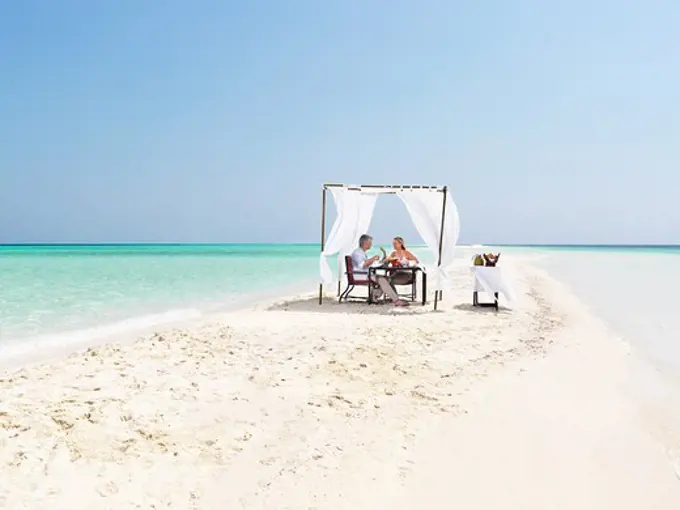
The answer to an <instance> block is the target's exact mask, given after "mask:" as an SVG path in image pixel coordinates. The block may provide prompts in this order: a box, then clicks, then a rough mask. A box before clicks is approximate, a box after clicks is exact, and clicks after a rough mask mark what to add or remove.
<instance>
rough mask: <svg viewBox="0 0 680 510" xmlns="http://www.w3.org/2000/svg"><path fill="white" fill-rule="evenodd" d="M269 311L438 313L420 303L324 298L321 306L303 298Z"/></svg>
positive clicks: (390, 313) (271, 308)
mask: <svg viewBox="0 0 680 510" xmlns="http://www.w3.org/2000/svg"><path fill="white" fill-rule="evenodd" d="M267 310H269V311H285V312H304V313H342V314H367V315H368V314H372V315H416V314H418V315H422V314H426V313H439V312H435V311H434V310H433V309H432V304H431V303H427V304H426V305H424V306H423V305H422V304H421V303H420V302H416V303H411V304H410V306H406V307H397V306H393V305H392V304H391V303H381V304H373V305H369V304H368V303H366V302H361V301H343V302H342V303H338V300H337V298H332V297H328V298H324V300H323V304H322V305H319V298H318V297H313V298H309V297H307V298H303V299H294V300H290V301H284V302H282V303H276V304H275V305H272V306H270V307H269V308H267Z"/></svg>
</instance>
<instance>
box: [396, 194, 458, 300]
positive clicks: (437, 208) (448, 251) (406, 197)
mask: <svg viewBox="0 0 680 510" xmlns="http://www.w3.org/2000/svg"><path fill="white" fill-rule="evenodd" d="M397 195H398V196H399V198H400V199H401V200H402V202H404V205H405V206H406V209H407V210H408V212H409V214H410V215H411V219H412V220H413V224H414V226H415V227H416V230H418V233H419V234H420V236H421V237H422V238H423V241H425V244H426V245H427V247H428V248H429V249H430V251H431V252H432V255H433V256H434V261H435V267H434V268H430V269H429V270H428V275H427V276H428V280H429V281H433V282H434V286H433V288H434V289H435V290H439V289H441V288H442V286H443V284H445V283H446V282H448V275H447V272H446V268H447V267H448V266H449V265H450V264H451V263H452V262H453V257H454V254H455V248H456V243H457V242H458V236H459V233H460V218H459V217H458V208H457V207H456V204H455V203H454V201H453V199H452V198H451V194H450V193H447V194H446V219H445V222H444V235H443V242H442V259H441V265H440V266H439V267H436V264H437V260H438V258H439V235H440V229H441V223H442V205H443V204H442V199H443V195H442V192H441V191H435V190H423V189H413V190H410V189H409V190H402V191H399V192H398V193H397Z"/></svg>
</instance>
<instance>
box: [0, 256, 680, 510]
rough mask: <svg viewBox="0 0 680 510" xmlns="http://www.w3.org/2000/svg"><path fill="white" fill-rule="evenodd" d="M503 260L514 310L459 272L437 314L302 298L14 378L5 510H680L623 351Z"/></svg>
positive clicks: (1, 471) (7, 416) (663, 446)
mask: <svg viewBox="0 0 680 510" xmlns="http://www.w3.org/2000/svg"><path fill="white" fill-rule="evenodd" d="M503 265H504V267H506V269H507V274H508V276H509V277H510V279H511V281H512V282H513V285H514V286H515V291H516V293H517V295H518V298H519V302H518V303H517V306H516V308H515V309H514V310H512V311H511V310H507V309H506V310H503V309H502V310H501V311H500V312H499V313H495V312H494V311H491V310H486V309H485V310H478V309H473V308H472V307H471V306H470V305H469V304H468V303H469V302H470V277H469V274H468V269H467V260H466V259H461V260H459V261H458V262H457V265H456V267H455V270H454V271H453V275H454V278H455V284H456V287H455V289H454V291H455V292H454V293H453V295H452V296H449V295H446V296H444V297H445V300H444V301H443V303H442V305H443V307H442V310H441V311H439V312H433V311H432V307H431V306H427V307H420V306H412V307H410V308H409V309H404V310H395V309H393V308H391V307H389V306H373V307H368V306H367V305H361V304H350V305H344V304H343V305H338V304H337V303H336V302H335V301H334V300H328V301H327V302H326V304H324V306H323V307H318V305H317V304H316V300H315V299H314V298H313V297H309V296H307V297H300V298H291V299H288V300H286V301H282V302H279V303H277V304H273V305H271V304H268V305H260V306H259V307H255V308H252V309H249V310H242V311H237V312H231V313H229V314H224V315H222V316H220V317H219V319H216V320H215V321H214V322H212V323H210V324H205V325H203V326H201V327H195V328H191V329H186V330H168V331H162V332H158V333H156V334H155V335H153V336H152V337H150V338H148V337H147V338H143V339H140V340H138V341H136V342H134V343H120V344H109V345H106V346H99V347H94V348H91V349H89V350H87V351H82V352H79V353H76V354H73V355H71V356H70V357H68V358H65V359H62V360H56V361H49V362H46V363H42V364H33V365H31V366H26V367H24V368H22V369H19V370H16V371H13V372H11V371H7V372H6V373H5V374H4V375H3V376H2V378H1V379H0V392H1V394H2V401H1V403H0V507H1V508H8V509H13V510H14V509H17V510H18V509H31V510H40V509H50V510H60V509H64V510H67V509H68V510H77V509H92V508H101V509H109V508H110V509H128V508H141V509H147V508H156V509H159V508H178V509H193V508H195V509H216V510H217V509H219V510H222V509H239V508H243V509H341V508H347V509H355V510H356V509H420V508H442V509H444V508H447V509H449V508H457V509H463V510H465V509H472V510H476V509H518V510H519V509H521V510H527V509H541V510H544V509H579V510H587V509H598V510H601V509H608V508H612V509H614V508H615V509H624V510H625V509H631V510H632V509H635V510H639V509H646V510H647V509H661V510H666V509H668V510H671V509H677V508H680V480H679V479H678V477H679V476H680V467H678V466H677V465H676V464H675V463H674V460H673V459H674V452H675V451H676V450H677V448H678V446H679V445H678V444H677V443H674V442H673V438H674V436H673V435H672V434H660V433H658V431H659V430H660V429H661V428H662V427H661V426H660V424H659V423H657V422H656V421H655V420H656V419H657V417H656V416H657V415H656V414H655V413H654V412H653V410H652V409H650V408H649V407H645V406H644V405H642V403H641V402H640V400H639V399H638V398H635V397H634V396H633V393H632V391H631V387H632V385H633V384H634V381H635V379H636V377H637V375H636V374H637V369H636V367H637V365H638V363H639V360H638V359H637V358H636V357H635V356H634V355H633V354H631V348H630V347H629V346H628V345H627V344H626V343H624V342H622V341H621V340H619V339H617V338H616V337H615V336H613V335H612V334H611V332H610V331H609V330H608V329H607V327H606V326H605V324H604V323H602V322H601V321H600V320H598V319H597V318H596V317H594V316H592V315H591V314H590V312H589V311H588V310H587V309H586V307H585V306H584V305H582V304H581V303H580V302H579V301H578V300H577V299H576V298H575V297H573V296H571V295H570V294H569V293H568V292H567V290H566V289H565V287H563V286H562V285H561V284H559V283H558V282H556V281H555V280H553V279H551V278H550V277H548V276H547V274H545V273H543V272H542V271H540V270H539V269H536V268H535V267H534V266H533V265H532V264H528V263H523V262H522V259H521V258H520V257H515V258H514V259H513V258H512V257H510V256H508V257H506V258H505V259H504V260H503ZM666 430H667V429H666ZM676 470H677V472H676Z"/></svg>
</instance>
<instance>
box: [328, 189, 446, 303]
mask: <svg viewBox="0 0 680 510" xmlns="http://www.w3.org/2000/svg"><path fill="white" fill-rule="evenodd" d="M330 188H346V189H348V190H354V191H361V190H367V191H370V190H371V189H374V190H380V193H381V194H382V195H396V194H397V192H399V191H401V190H404V189H429V190H434V191H436V192H439V193H441V194H442V222H441V225H440V227H439V247H438V257H437V268H440V267H441V265H442V245H443V241H444V225H445V222H446V195H447V193H448V191H447V188H446V186H420V185H398V184H392V185H386V184H362V185H357V186H347V185H345V184H335V183H333V184H328V183H327V184H324V185H323V186H322V189H321V253H323V250H324V248H325V245H326V192H327V191H328V189H330ZM339 293H340V282H339V281H338V294H339ZM442 298H443V293H442V291H441V290H437V289H435V291H434V309H435V310H436V309H437V303H438V301H441V300H442ZM322 303H323V283H320V284H319V305H321V304H322Z"/></svg>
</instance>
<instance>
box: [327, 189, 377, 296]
mask: <svg viewBox="0 0 680 510" xmlns="http://www.w3.org/2000/svg"><path fill="white" fill-rule="evenodd" d="M330 192H331V193H332V194H333V199H334V200H335V206H336V209H337V212H338V216H337V218H336V220H335V223H334V224H333V228H332V229H331V233H330V234H329V236H328V239H327V241H326V245H325V247H324V250H323V252H322V253H321V258H320V261H319V266H320V273H321V283H332V282H333V272H332V271H331V268H330V266H329V265H328V260H327V259H326V257H329V256H331V255H335V254H337V255H338V268H341V269H340V272H339V274H340V278H341V279H342V273H343V269H344V268H343V266H344V261H343V257H344V256H345V255H348V254H350V253H351V252H352V250H354V249H355V248H356V247H357V246H358V242H359V237H360V236H361V235H362V234H365V233H366V232H367V231H368V227H369V226H370V224H371V219H372V218H373V210H374V209H375V201H376V199H377V195H375V194H374V193H364V192H362V191H360V190H357V189H348V188H330Z"/></svg>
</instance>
